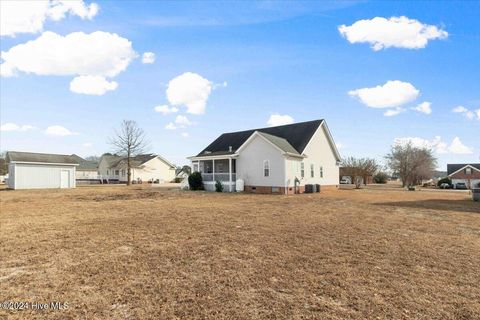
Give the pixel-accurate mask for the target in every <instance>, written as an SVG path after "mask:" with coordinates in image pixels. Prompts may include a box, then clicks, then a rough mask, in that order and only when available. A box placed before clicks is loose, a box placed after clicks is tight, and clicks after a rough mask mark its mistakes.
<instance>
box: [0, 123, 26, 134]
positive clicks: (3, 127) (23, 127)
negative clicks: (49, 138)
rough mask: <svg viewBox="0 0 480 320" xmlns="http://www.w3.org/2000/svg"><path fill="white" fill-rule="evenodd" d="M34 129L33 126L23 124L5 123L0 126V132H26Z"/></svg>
mask: <svg viewBox="0 0 480 320" xmlns="http://www.w3.org/2000/svg"><path fill="white" fill-rule="evenodd" d="M32 129H35V127H34V126H31V125H28V124H25V125H18V124H16V123H12V122H7V123H4V124H2V125H1V126H0V131H5V132H6V131H27V130H32Z"/></svg>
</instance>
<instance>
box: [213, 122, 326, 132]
mask: <svg viewBox="0 0 480 320" xmlns="http://www.w3.org/2000/svg"><path fill="white" fill-rule="evenodd" d="M324 120H325V119H317V120H310V121H302V122H295V123H289V124H282V125H280V126H272V127H263V128H256V129H248V130H240V131H231V132H224V133H222V134H230V133H244V132H248V131H261V130H268V129H271V128H281V127H287V126H294V125H299V124H305V123H310V122H317V121H320V122H322V121H324Z"/></svg>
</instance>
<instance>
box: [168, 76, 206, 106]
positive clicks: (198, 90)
mask: <svg viewBox="0 0 480 320" xmlns="http://www.w3.org/2000/svg"><path fill="white" fill-rule="evenodd" d="M211 92H212V83H211V82H210V81H209V80H207V79H205V78H203V77H202V76H200V75H199V74H196V73H192V72H185V73H183V74H181V75H179V76H177V77H175V78H173V79H172V80H170V82H169V83H168V87H167V99H168V101H169V102H170V104H171V105H173V106H180V105H185V106H186V107H187V112H188V113H191V114H204V113H205V107H206V104H207V100H208V97H209V96H210V93H211Z"/></svg>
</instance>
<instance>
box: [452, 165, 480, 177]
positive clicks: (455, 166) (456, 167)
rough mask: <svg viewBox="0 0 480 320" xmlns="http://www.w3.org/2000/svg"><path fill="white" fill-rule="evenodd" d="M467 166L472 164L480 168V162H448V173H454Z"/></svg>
mask: <svg viewBox="0 0 480 320" xmlns="http://www.w3.org/2000/svg"><path fill="white" fill-rule="evenodd" d="M465 166H472V167H474V168H477V169H478V170H480V163H452V164H447V174H448V175H451V174H452V173H454V172H456V171H458V170H460V169H462V168H463V167H465Z"/></svg>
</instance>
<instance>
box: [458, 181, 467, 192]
mask: <svg viewBox="0 0 480 320" xmlns="http://www.w3.org/2000/svg"><path fill="white" fill-rule="evenodd" d="M455 189H460V190H467V189H468V188H467V185H466V184H465V182H458V183H456V184H455Z"/></svg>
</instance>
